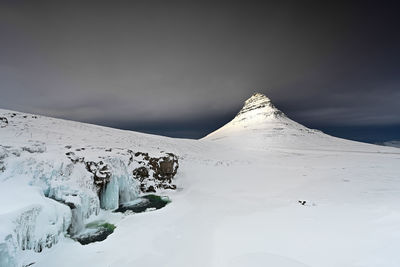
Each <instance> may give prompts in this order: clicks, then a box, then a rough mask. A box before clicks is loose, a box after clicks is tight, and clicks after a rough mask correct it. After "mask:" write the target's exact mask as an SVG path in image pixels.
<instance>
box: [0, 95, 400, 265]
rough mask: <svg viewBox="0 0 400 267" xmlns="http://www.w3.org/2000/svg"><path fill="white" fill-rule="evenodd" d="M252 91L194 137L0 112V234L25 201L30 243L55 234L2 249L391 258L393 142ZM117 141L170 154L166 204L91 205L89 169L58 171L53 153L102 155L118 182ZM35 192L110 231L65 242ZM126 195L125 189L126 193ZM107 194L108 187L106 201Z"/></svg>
mask: <svg viewBox="0 0 400 267" xmlns="http://www.w3.org/2000/svg"><path fill="white" fill-rule="evenodd" d="M255 98H256V99H255ZM265 98H266V97H265V96H261V95H255V96H253V97H252V98H250V99H249V100H248V101H247V102H246V105H245V108H244V109H243V110H242V111H241V112H240V113H239V114H238V116H237V117H236V118H235V119H234V120H233V121H232V122H231V123H229V124H228V125H226V126H224V127H222V128H221V129H220V130H218V131H216V132H214V133H212V134H210V135H209V136H207V137H206V138H205V139H203V140H183V139H172V138H166V137H159V136H154V135H146V134H140V133H135V132H130V131H121V130H115V129H111V128H105V127H99V126H94V125H88V124H82V123H77V122H70V121H65V120H57V119H52V118H46V117H40V116H37V118H35V116H34V115H28V114H20V113H19V114H18V115H15V116H13V117H12V118H11V115H12V113H13V112H10V111H4V110H2V111H1V112H0V117H7V119H8V124H7V126H5V127H3V128H0V140H1V145H2V148H3V150H2V151H3V155H4V154H7V156H6V157H3V158H0V160H1V161H2V162H3V165H4V166H5V171H3V172H0V184H1V187H0V224H1V227H0V229H2V231H1V232H0V234H1V236H0V238H2V236H3V237H6V236H7V235H9V234H10V232H14V233H15V231H14V229H13V227H15V226H18V225H19V224H18V223H16V221H15V219H14V218H15V216H20V215H21V214H22V213H23V212H24V211H25V210H27V209H28V210H29V209H30V206H29V205H32V204H34V205H36V206H40V205H41V206H42V207H44V208H43V209H42V213H40V218H39V219H36V218H35V220H33V219H31V220H30V221H29V222H30V224H29V225H31V226H32V225H35V223H36V222H38V221H40V223H41V225H47V227H41V229H45V231H44V232H43V233H38V234H36V233H35V235H33V237H36V238H37V239H38V240H40V236H51V237H57V238H58V242H52V246H51V248H47V247H46V246H44V248H43V250H42V252H41V253H35V252H32V250H25V251H22V250H17V251H14V254H12V255H14V257H16V258H17V259H16V260H15V259H14V262H15V263H16V266H22V265H27V264H31V263H34V264H33V265H32V266H135V265H137V266H218V267H219V266H277V267H279V266H281V267H291V266H292V267H295V266H313V267H320V266H327V267H329V266H332V267H334V266H335V267H336V266H354V267H355V266H370V267H372V266H398V265H399V263H400V258H399V256H398V253H397V248H398V245H399V244H400V227H399V225H400V205H399V204H400V197H399V196H400V194H399V193H400V176H399V173H400V167H399V166H400V165H399V160H400V149H396V148H388V147H381V146H374V145H367V144H362V143H357V142H352V141H347V140H343V139H339V138H334V137H330V136H327V135H324V134H322V133H319V132H316V131H313V130H309V129H307V128H306V127H304V126H302V125H300V124H297V123H296V122H294V121H291V120H290V119H288V118H287V117H286V116H284V115H283V114H282V113H281V112H279V111H277V110H276V109H275V108H273V106H272V104H270V102H269V101H266V99H265ZM24 116H26V118H24ZM32 116H33V117H32ZM277 128H283V130H281V129H277ZM29 140H32V141H29ZM66 146H67V147H69V146H71V148H67V147H66ZM24 147H25V149H24ZM82 148H85V149H84V150H82ZM110 148H111V151H110ZM128 149H130V150H133V151H141V152H148V153H149V154H151V155H155V156H159V155H162V154H163V153H165V152H173V153H175V154H177V155H178V156H179V164H180V166H179V170H178V174H177V176H176V180H175V183H176V184H177V185H178V189H177V190H162V191H161V192H162V193H163V194H165V195H168V196H169V197H170V198H171V199H172V203H170V204H169V205H167V206H166V207H165V208H163V209H160V210H157V211H153V212H145V213H140V214H135V215H121V214H115V213H110V212H109V211H104V210H101V209H100V208H101V207H100V203H97V202H96V197H95V196H96V194H95V192H96V190H95V188H92V187H93V181H92V180H91V179H92V176H90V175H88V173H87V170H85V168H84V167H83V166H81V165H79V163H78V164H74V165H73V168H72V171H70V172H69V173H70V174H69V175H59V174H60V172H61V173H66V172H67V170H66V167H65V166H67V165H68V164H71V159H70V158H68V156H67V155H65V153H68V152H74V156H75V157H77V158H78V159H79V157H84V158H85V160H92V161H96V162H97V161H98V160H99V159H100V158H101V159H108V160H109V161H108V162H114V163H112V164H110V168H112V170H113V173H118V175H117V176H118V177H119V178H118V181H119V180H121V181H126V182H127V181H129V179H126V177H127V176H128V175H127V174H126V173H128V174H129V173H131V171H132V168H134V166H130V165H129V156H130V154H129V153H128V152H127V150H128ZM106 150H107V151H106ZM29 151H33V153H31V152H29ZM161 151H164V152H161ZM13 153H14V154H16V155H14V154H13ZM18 154H19V156H17V155H18ZM99 157H100V158H99ZM32 162H33V163H32ZM0 167H1V166H0ZM54 169H55V170H58V171H56V172H54ZM121 173H122V174H121ZM124 173H125V174H124ZM124 177H125V178H124ZM117 184H119V183H117ZM63 186H64V187H63ZM48 188H50V189H51V190H53V191H54V192H58V194H60V195H61V196H66V197H67V198H66V200H67V201H68V200H70V199H69V198H74V196H73V195H74V194H76V195H77V196H79V198H80V200H85V199H94V200H93V201H94V202H96V203H94V204H93V205H83V206H84V207H85V209H86V210H89V211H90V209H88V207H94V208H95V209H94V210H93V211H92V213H91V214H90V215H86V216H84V218H83V220H84V221H90V220H93V218H106V219H107V220H108V221H111V222H113V223H115V224H116V226H117V228H116V230H115V232H114V233H113V234H112V235H110V236H109V237H108V238H107V239H106V240H104V241H102V242H97V243H92V244H89V245H85V246H82V245H81V244H79V243H78V242H76V241H73V240H71V239H69V238H65V237H64V236H63V234H60V233H59V232H65V229H64V228H63V227H64V226H63V225H62V223H61V222H65V223H66V224H68V220H70V219H72V218H73V215H72V214H69V212H70V210H69V209H66V207H67V206H66V205H63V204H61V203H60V202H55V201H54V200H52V199H49V198H47V197H46V195H48V196H49V193H48V192H47V189H48ZM113 188H114V187H113ZM120 188H121V189H125V188H126V186H125V184H124V183H121V186H120ZM55 189H57V190H55ZM51 190H49V191H51ZM74 190H75V191H74ZM135 190H138V187H137V185H136V186H135V185H133V186H132V188H131V189H130V190H128V191H129V192H134V194H133V195H132V196H131V197H132V198H135V197H136V196H137V194H138V193H137V192H136V193H135ZM72 191H74V192H72ZM118 191H119V190H117V193H114V195H113V194H110V195H111V196H116V197H117V198H118V197H119V192H118ZM91 196H92V198H91ZM75 200H76V199H75ZM64 201H65V200H64ZM67 201H65V202H67ZM97 201H98V202H99V201H100V200H99V199H98V198H97ZM74 203H75V204H79V203H76V202H74ZM53 206H54V207H53ZM52 209H53V210H52ZM12 214H15V215H12ZM96 214H97V215H96ZM52 216H53V217H52ZM86 217H88V218H86ZM46 222H47V223H46ZM54 222H55V224H53V223H54ZM51 225H54V227H53V228H51V227H50V226H51ZM31 228H32V227H31ZM33 228H35V227H33ZM52 229H55V230H52ZM30 230H31V231H32V232H35V231H34V230H35V229H30ZM8 240H13V239H12V238H11V239H8ZM0 243H1V241H0ZM5 244H7V245H9V246H10V248H13V246H12V244H10V242H9V243H5ZM2 249H3V250H2ZM0 251H5V250H4V248H2V247H1V244H0ZM0 259H2V260H3V259H4V258H3V257H0ZM0 262H1V261H0ZM1 264H3V265H1ZM1 264H0V266H13V265H11V263H7V264H8V265H6V263H5V261H3V262H1Z"/></svg>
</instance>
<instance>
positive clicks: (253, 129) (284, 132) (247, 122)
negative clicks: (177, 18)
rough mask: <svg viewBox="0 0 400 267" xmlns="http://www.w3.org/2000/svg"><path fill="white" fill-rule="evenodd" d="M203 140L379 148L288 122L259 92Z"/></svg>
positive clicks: (266, 145) (250, 144)
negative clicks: (231, 117)
mask: <svg viewBox="0 0 400 267" xmlns="http://www.w3.org/2000/svg"><path fill="white" fill-rule="evenodd" d="M203 139H204V140H211V141H217V142H220V143H225V144H228V143H231V144H232V145H235V146H239V145H242V146H243V147H247V148H253V149H254V148H255V149H269V148H271V147H274V148H279V147H282V148H287V147H290V148H292V149H296V148H300V149H318V150H321V149H329V150H335V149H336V148H339V147H338V145H342V146H347V147H348V149H349V150H355V151H357V150H361V151H364V150H365V149H373V150H377V149H378V147H376V146H372V145H371V146H370V147H369V148H367V147H368V145H367V144H365V143H359V142H354V141H349V140H345V139H340V138H336V137H333V136H329V135H327V134H324V133H322V132H321V131H319V130H314V129H309V128H307V127H305V126H303V125H301V124H299V123H297V122H295V121H293V120H291V119H289V118H288V117H287V116H286V115H285V114H284V113H283V112H282V111H280V110H279V109H277V108H276V107H275V106H274V105H273V104H272V102H271V100H270V99H269V98H268V97H266V96H265V95H263V94H260V93H255V94H253V95H252V96H251V97H250V98H249V99H247V100H246V101H245V103H244V106H243V108H242V109H241V110H240V111H239V113H238V114H237V115H236V117H235V118H234V119H233V120H232V121H230V122H229V123H227V124H226V125H224V126H222V127H221V128H219V129H218V130H216V131H214V132H212V133H210V134H208V135H207V136H206V137H204V138H203ZM339 149H341V148H339Z"/></svg>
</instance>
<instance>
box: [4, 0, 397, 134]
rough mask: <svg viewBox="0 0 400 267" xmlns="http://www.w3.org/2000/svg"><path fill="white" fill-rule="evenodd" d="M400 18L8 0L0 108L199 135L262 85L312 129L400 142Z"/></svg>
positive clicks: (341, 4)
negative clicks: (398, 140)
mask: <svg viewBox="0 0 400 267" xmlns="http://www.w3.org/2000/svg"><path fill="white" fill-rule="evenodd" d="M399 14H400V8H399V5H398V4H396V1H331V2H329V1H196V2H194V1H181V2H178V1H151V0H148V1H38V0H36V1H19V0H9V1H4V0H0V38H1V39H0V107H2V108H7V109H13V110H19V111H26V112H33V113H39V114H43V115H50V116H55V117H61V118H68V119H72V120H78V121H85V122H92V123H98V124H103V125H108V126H114V127H119V128H124V129H133V130H140V131H145V132H152V133H158V134H164V135H170V136H179V137H191V138H198V137H201V136H203V135H204V134H206V133H208V132H210V131H212V130H214V129H216V128H218V127H219V126H221V125H222V124H224V123H225V122H227V121H229V120H230V119H231V118H232V116H234V115H235V113H236V112H237V111H238V110H239V109H240V108H241V106H242V102H243V101H244V100H245V99H246V98H248V97H249V96H250V95H251V94H252V93H253V92H255V91H260V92H262V93H265V94H266V95H267V96H269V97H270V98H271V99H272V101H273V102H274V103H275V105H276V106H278V107H279V108H280V109H281V110H283V111H284V112H285V113H286V114H287V115H289V116H290V117H291V118H293V119H295V120H297V121H298V122H301V123H303V124H305V125H307V126H309V127H315V128H320V129H323V130H325V131H327V132H328V133H332V134H335V135H338V136H343V137H347V138H352V139H357V140H365V141H382V140H388V139H400V104H399V103H400V30H399V29H400V19H399V18H400V15H399ZM368 136H369V137H368Z"/></svg>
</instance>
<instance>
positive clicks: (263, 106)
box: [236, 93, 283, 118]
mask: <svg viewBox="0 0 400 267" xmlns="http://www.w3.org/2000/svg"><path fill="white" fill-rule="evenodd" d="M250 113H257V114H262V115H264V116H271V115H274V116H281V115H283V113H282V111H280V110H279V109H277V108H276V107H275V106H274V105H273V104H272V102H271V100H270V99H269V98H268V97H267V96H266V95H264V94H262V93H254V94H253V95H252V96H251V97H250V98H248V99H247V100H246V101H245V102H244V106H243V108H242V109H241V110H240V111H239V113H238V114H237V115H236V118H242V117H246V116H247V115H248V114H250Z"/></svg>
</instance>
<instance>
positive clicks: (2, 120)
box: [0, 117, 8, 128]
mask: <svg viewBox="0 0 400 267" xmlns="http://www.w3.org/2000/svg"><path fill="white" fill-rule="evenodd" d="M7 125H8V119H7V118H6V117H0V128H4V127H6V126H7Z"/></svg>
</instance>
